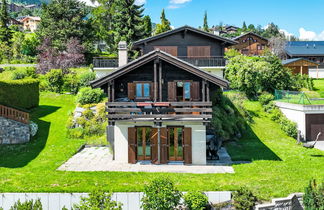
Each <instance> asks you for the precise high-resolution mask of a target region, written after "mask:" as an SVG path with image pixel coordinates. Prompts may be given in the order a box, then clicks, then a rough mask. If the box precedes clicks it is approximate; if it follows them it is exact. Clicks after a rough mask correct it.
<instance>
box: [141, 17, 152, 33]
mask: <svg viewBox="0 0 324 210" xmlns="http://www.w3.org/2000/svg"><path fill="white" fill-rule="evenodd" d="M143 25H144V31H145V37H150V36H151V35H152V21H151V18H150V16H148V15H146V16H144V18H143Z"/></svg>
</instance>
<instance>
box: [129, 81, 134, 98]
mask: <svg viewBox="0 0 324 210" xmlns="http://www.w3.org/2000/svg"><path fill="white" fill-rule="evenodd" d="M127 93H128V99H130V100H134V99H135V83H128V91H127Z"/></svg>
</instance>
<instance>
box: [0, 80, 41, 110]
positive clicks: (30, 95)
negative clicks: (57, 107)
mask: <svg viewBox="0 0 324 210" xmlns="http://www.w3.org/2000/svg"><path fill="white" fill-rule="evenodd" d="M38 103H39V81H38V80H35V79H24V80H8V81H0V104H3V105H6V106H10V107H13V108H18V109H30V108H33V107H36V106H38Z"/></svg>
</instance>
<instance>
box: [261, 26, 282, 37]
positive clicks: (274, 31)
mask: <svg viewBox="0 0 324 210" xmlns="http://www.w3.org/2000/svg"><path fill="white" fill-rule="evenodd" d="M262 36H263V37H265V38H271V37H274V36H281V37H284V35H283V34H282V33H280V30H279V27H278V26H277V25H276V24H274V23H270V24H268V26H267V28H266V29H265V30H264V32H263V34H262Z"/></svg>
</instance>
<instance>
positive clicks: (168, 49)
mask: <svg viewBox="0 0 324 210" xmlns="http://www.w3.org/2000/svg"><path fill="white" fill-rule="evenodd" d="M154 49H155V50H156V49H160V50H161V51H164V52H166V53H168V54H170V55H173V56H176V57H177V56H178V47H177V46H154Z"/></svg>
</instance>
